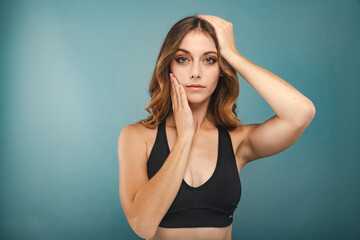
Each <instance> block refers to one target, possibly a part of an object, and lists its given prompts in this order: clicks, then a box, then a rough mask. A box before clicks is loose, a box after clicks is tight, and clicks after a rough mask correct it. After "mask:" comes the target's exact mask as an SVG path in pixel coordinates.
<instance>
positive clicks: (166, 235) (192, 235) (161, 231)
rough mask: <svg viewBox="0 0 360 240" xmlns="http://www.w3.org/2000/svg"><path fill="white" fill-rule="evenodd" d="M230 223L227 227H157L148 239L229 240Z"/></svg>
mask: <svg viewBox="0 0 360 240" xmlns="http://www.w3.org/2000/svg"><path fill="white" fill-rule="evenodd" d="M231 229H232V224H230V225H229V226H227V227H200V228H164V227H158V229H157V231H156V233H155V235H154V237H153V238H151V239H148V240H169V239H171V240H183V239H187V240H231Z"/></svg>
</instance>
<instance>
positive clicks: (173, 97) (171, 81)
mask: <svg viewBox="0 0 360 240" xmlns="http://www.w3.org/2000/svg"><path fill="white" fill-rule="evenodd" d="M170 83H171V102H172V107H173V110H175V109H176V108H177V99H176V92H175V91H176V90H175V84H174V80H173V79H172V78H171V76H170Z"/></svg>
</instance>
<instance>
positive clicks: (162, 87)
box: [137, 16, 242, 130]
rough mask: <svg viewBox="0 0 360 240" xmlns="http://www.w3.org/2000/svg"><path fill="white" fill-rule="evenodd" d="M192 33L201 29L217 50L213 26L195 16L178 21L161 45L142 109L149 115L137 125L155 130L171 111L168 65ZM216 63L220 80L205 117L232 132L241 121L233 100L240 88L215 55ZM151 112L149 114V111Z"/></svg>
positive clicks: (225, 65) (231, 73) (228, 66)
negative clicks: (149, 97) (219, 72)
mask: <svg viewBox="0 0 360 240" xmlns="http://www.w3.org/2000/svg"><path fill="white" fill-rule="evenodd" d="M192 30H201V31H203V32H204V33H205V34H208V35H209V36H211V38H212V39H213V40H214V41H215V46H216V49H217V51H218V53H220V51H219V43H218V41H217V38H216V33H215V29H214V28H213V26H212V25H211V24H210V23H209V22H207V21H206V20H203V19H201V18H199V17H197V16H189V17H185V18H183V19H181V20H180V21H178V22H177V23H176V24H175V25H174V26H173V27H172V28H171V29H170V31H169V32H168V34H167V36H166V38H165V40H164V43H163V45H162V47H161V49H160V53H159V55H158V58H157V61H156V67H155V70H154V72H153V75H152V78H151V81H150V85H149V93H150V96H151V101H150V103H149V104H148V105H147V106H146V107H145V110H146V111H147V112H148V113H150V115H149V116H148V117H147V118H146V119H142V120H140V121H138V122H137V123H140V124H142V125H144V126H145V127H147V128H151V129H153V128H155V127H157V126H158V124H159V123H160V122H161V121H162V120H163V119H164V118H166V117H167V116H168V115H169V114H170V113H171V112H172V104H171V95H170V93H171V83H170V78H169V74H170V63H171V61H172V59H173V58H174V56H175V53H176V51H177V50H178V48H179V46H180V44H181V41H182V39H183V38H184V36H185V35H186V34H187V33H188V32H190V31H192ZM218 62H219V66H220V69H221V72H222V74H223V76H222V77H220V78H219V81H218V84H217V86H216V89H215V91H214V92H213V94H212V95H211V97H210V102H209V106H208V109H207V112H206V117H207V118H208V119H209V120H210V121H212V122H214V123H215V125H217V126H223V127H225V128H226V129H227V130H230V129H233V128H235V127H237V126H239V125H240V123H241V122H242V121H241V120H240V119H238V118H237V115H236V112H235V109H236V103H235V102H236V99H237V98H238V96H239V92H240V86H239V81H238V78H237V76H236V71H235V70H234V69H233V68H232V67H231V66H230V64H228V63H227V62H226V60H225V59H224V58H222V57H221V55H220V54H218ZM149 109H151V110H152V111H150V110H149Z"/></svg>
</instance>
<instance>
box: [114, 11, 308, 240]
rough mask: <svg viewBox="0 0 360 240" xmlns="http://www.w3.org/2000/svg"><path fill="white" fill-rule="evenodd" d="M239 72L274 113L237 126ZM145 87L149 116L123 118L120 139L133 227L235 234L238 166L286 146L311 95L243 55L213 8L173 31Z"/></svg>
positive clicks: (299, 129)
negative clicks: (257, 121)
mask: <svg viewBox="0 0 360 240" xmlns="http://www.w3.org/2000/svg"><path fill="white" fill-rule="evenodd" d="M236 72H238V73H239V74H240V75H241V76H242V77H243V78H244V79H245V80H246V81H247V82H248V83H249V84H250V85H251V86H252V87H253V88H254V89H255V90H256V91H257V92H258V93H259V94H260V95H261V96H262V97H263V98H264V99H265V101H266V102H267V103H268V104H269V105H270V106H271V107H272V108H273V110H274V111H275V112H276V115H274V116H273V117H271V118H269V119H268V120H267V121H265V122H263V123H261V124H249V125H242V124H240V122H241V120H240V119H238V118H237V117H236V113H235V108H236V104H235V101H236V99H237V97H238V95H239V82H238V79H237V76H236ZM149 90H150V95H151V102H150V104H149V105H148V106H147V107H146V110H147V111H148V112H149V113H151V114H150V116H149V117H148V118H147V119H144V120H141V121H139V122H138V123H136V124H131V125H128V126H126V127H125V128H124V129H123V130H122V131H121V133H120V135H119V141H118V154H119V191H120V201H121V204H122V207H123V209H124V213H125V215H126V218H127V220H128V222H129V224H130V226H131V228H132V229H133V230H134V232H135V233H136V234H137V235H139V236H140V237H143V238H146V239H207V240H209V239H216V240H219V239H224V240H229V239H231V231H232V220H233V218H232V216H233V212H234V211H235V209H236V207H237V204H238V202H239V200H240V196H241V184H240V178H239V174H240V172H241V170H242V169H243V167H244V166H245V165H246V164H248V163H249V162H251V161H254V160H255V159H259V158H264V157H268V156H271V155H274V154H277V153H279V152H281V151H284V150H285V149H287V148H288V147H290V146H291V145H292V144H293V143H294V142H295V141H296V140H297V139H298V138H299V137H300V136H301V134H302V133H303V132H304V130H305V129H306V128H307V126H308V125H309V124H310V122H311V121H312V119H313V117H314V115H315V107H314V105H313V103H312V102H311V101H310V100H309V99H308V98H306V97H305V96H304V95H302V94H301V93H300V92H299V91H297V90H296V89H295V88H294V87H292V86H291V85H290V84H288V83H287V82H285V81H284V80H283V79H281V78H280V77H278V76H276V75H275V74H273V73H271V72H269V71H267V70H266V69H264V68H262V67H259V66H257V65H256V64H254V63H252V62H251V61H249V60H247V59H246V58H244V57H243V56H242V55H241V54H240V53H239V52H238V51H237V50H236V47H235V40H234V34H233V30H232V24H231V23H230V22H227V21H225V20H224V19H221V18H219V17H216V16H209V15H198V16H191V17H186V18H184V19H182V20H180V21H179V22H177V23H176V24H175V25H174V26H173V27H172V28H171V29H170V31H169V33H168V35H167V36H166V38H165V41H164V43H163V45H162V47H161V50H160V53H159V56H158V59H157V64H156V67H155V71H154V74H153V76H152V79H151V82H150V87H149ZM149 109H151V110H152V111H151V112H150V111H149Z"/></svg>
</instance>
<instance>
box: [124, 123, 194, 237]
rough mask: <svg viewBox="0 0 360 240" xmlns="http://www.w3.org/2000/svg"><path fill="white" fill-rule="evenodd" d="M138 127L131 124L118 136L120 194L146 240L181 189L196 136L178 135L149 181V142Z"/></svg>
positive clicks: (129, 219)
mask: <svg viewBox="0 0 360 240" xmlns="http://www.w3.org/2000/svg"><path fill="white" fill-rule="evenodd" d="M139 128H140V126H136V125H128V126H126V127H125V128H124V129H123V130H122V131H121V133H120V135H119V140H118V155H119V193H120V201H121V205H122V207H123V209H124V213H125V215H126V218H127V219H128V222H129V224H130V226H131V228H132V229H133V230H134V232H135V233H136V234H137V235H139V236H140V237H143V238H146V239H147V238H151V237H153V236H154V234H155V232H156V230H157V228H158V226H159V224H160V222H161V220H162V219H163V217H164V216H165V214H166V212H167V211H168V209H169V208H170V206H171V204H172V203H173V201H174V199H175V197H176V195H177V193H178V191H179V189H180V186H181V183H182V179H183V177H184V174H185V170H186V166H187V162H188V159H189V154H190V149H191V144H192V138H193V137H192V136H191V135H189V136H184V135H183V136H178V138H177V140H176V143H175V145H174V148H173V149H172V150H171V152H170V154H169V155H168V157H167V159H166V161H165V162H164V164H163V166H162V167H161V168H160V170H159V171H158V172H157V173H156V174H155V175H154V176H153V177H152V178H151V179H150V180H149V179H148V176H147V159H146V143H145V141H144V138H143V137H142V136H143V134H141V132H140V129H139Z"/></svg>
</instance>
